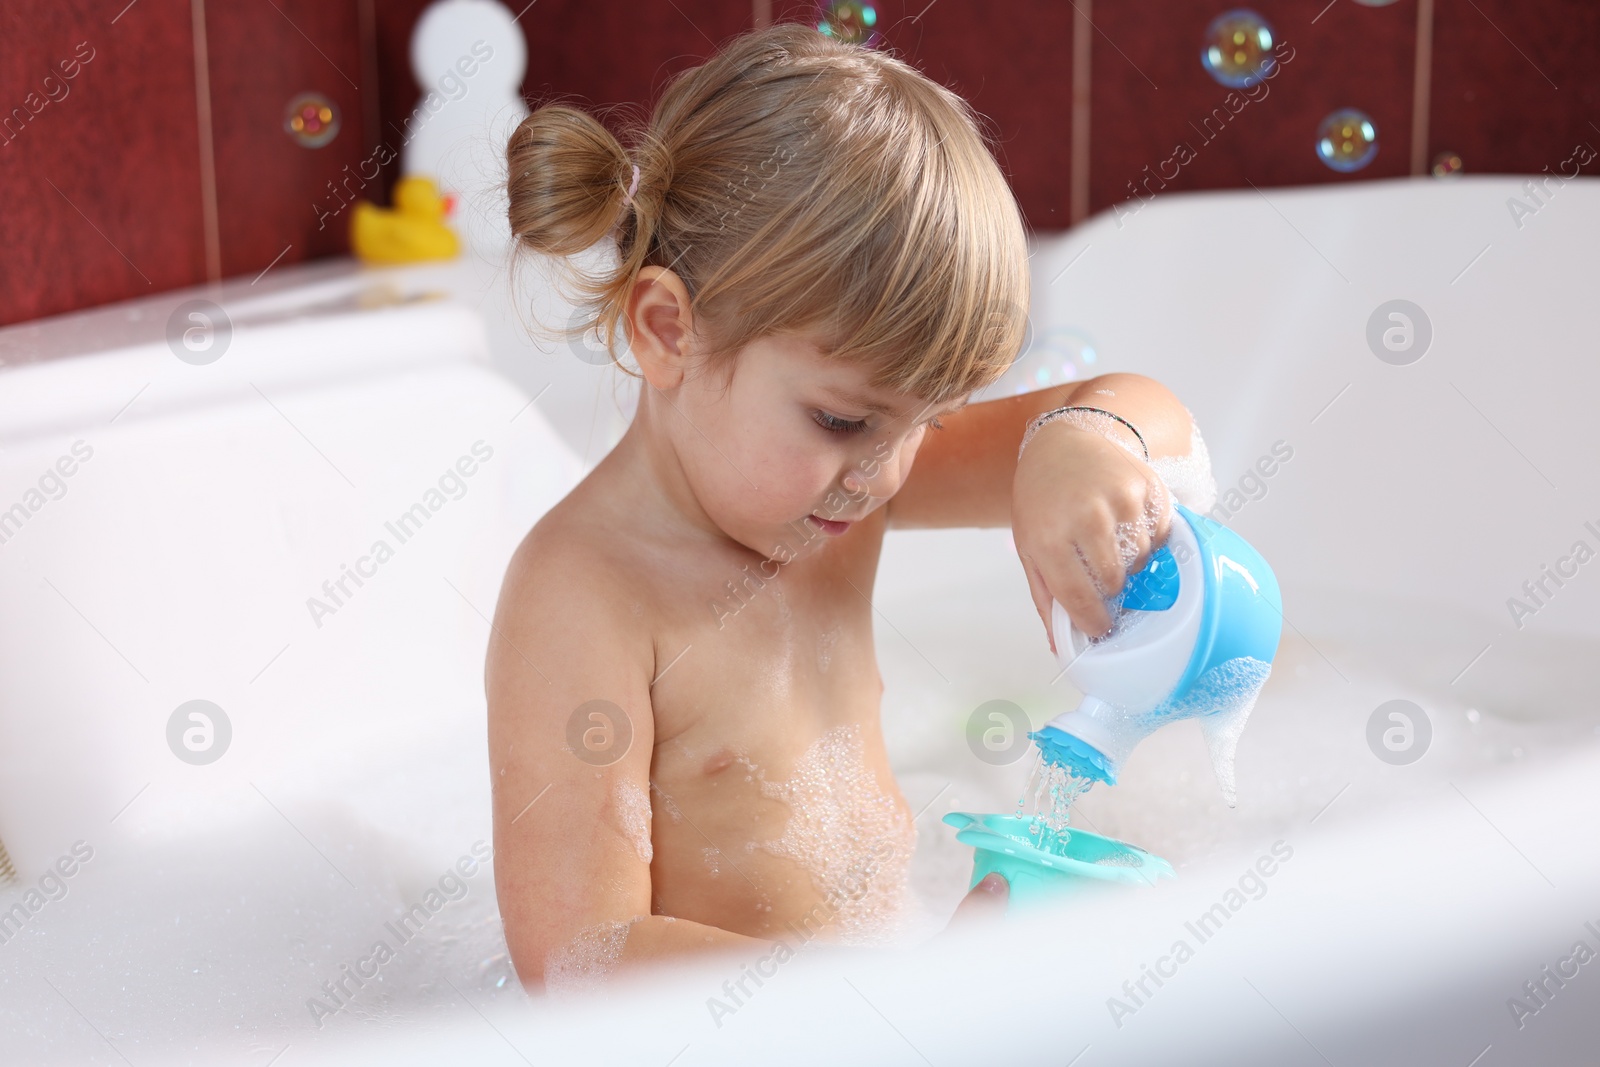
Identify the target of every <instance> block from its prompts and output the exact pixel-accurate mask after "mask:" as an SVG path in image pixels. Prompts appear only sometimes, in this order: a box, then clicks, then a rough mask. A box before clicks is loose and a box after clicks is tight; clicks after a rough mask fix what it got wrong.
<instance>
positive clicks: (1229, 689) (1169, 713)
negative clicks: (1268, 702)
mask: <svg viewBox="0 0 1600 1067" xmlns="http://www.w3.org/2000/svg"><path fill="white" fill-rule="evenodd" d="M1271 673H1272V664H1270V663H1268V662H1266V661H1265V660H1259V659H1255V658H1254V657H1251V656H1238V657H1235V658H1234V659H1230V660H1227V661H1226V662H1223V663H1219V664H1217V665H1216V666H1215V667H1213V668H1211V669H1210V670H1209V671H1207V672H1206V673H1205V674H1202V675H1201V676H1200V677H1199V678H1198V679H1196V680H1195V683H1194V685H1192V686H1190V687H1189V690H1188V692H1186V693H1184V694H1183V696H1182V697H1181V698H1179V699H1177V700H1169V701H1167V702H1166V703H1164V704H1162V705H1161V706H1160V707H1158V708H1156V709H1155V710H1153V711H1151V712H1150V714H1149V716H1148V717H1147V718H1146V719H1145V720H1144V723H1143V725H1142V726H1141V731H1142V732H1145V733H1148V732H1150V731H1151V730H1154V729H1156V728H1158V727H1159V726H1160V725H1165V724H1166V723H1168V722H1176V721H1177V720H1179V719H1194V718H1198V719H1199V720H1200V730H1201V732H1202V733H1203V734H1204V735H1205V738H1206V745H1207V746H1208V747H1209V748H1210V750H1211V766H1212V768H1213V769H1214V770H1215V771H1216V775H1217V784H1218V785H1219V786H1221V787H1222V797H1223V799H1224V800H1226V801H1227V803H1228V807H1230V808H1231V807H1233V806H1234V803H1235V801H1236V800H1237V793H1236V784H1235V780H1234V762H1233V761H1234V754H1235V752H1236V751H1237V750H1238V747H1239V736H1240V735H1241V734H1243V733H1244V727H1245V723H1246V722H1247V721H1248V720H1249V718H1250V712H1251V710H1252V709H1254V708H1255V705H1256V697H1257V696H1259V695H1260V693H1261V687H1262V686H1263V685H1265V684H1266V683H1267V676H1268V675H1270V674H1271Z"/></svg>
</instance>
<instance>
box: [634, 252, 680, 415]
mask: <svg viewBox="0 0 1600 1067" xmlns="http://www.w3.org/2000/svg"><path fill="white" fill-rule="evenodd" d="M693 334H694V312H693V311H692V310H691V308H690V306H689V289H688V287H687V286H685V285H684V284H683V279H681V278H679V277H678V276H677V275H676V274H674V273H672V271H670V270H667V269H666V268H665V267H653V266H652V267H643V268H641V269H640V271H639V277H638V278H637V279H636V280H635V281H634V283H633V292H632V294H630V296H629V297H628V338H629V350H630V351H631V352H632V353H633V358H634V360H635V361H636V362H637V363H638V364H639V371H640V373H642V374H643V375H644V376H645V380H646V381H648V382H649V383H650V384H651V385H653V386H655V387H656V388H657V389H671V388H674V387H675V386H677V385H678V384H679V383H680V382H681V381H683V378H684V374H685V371H686V370H687V369H688V366H689V357H690V338H691V337H692V336H693Z"/></svg>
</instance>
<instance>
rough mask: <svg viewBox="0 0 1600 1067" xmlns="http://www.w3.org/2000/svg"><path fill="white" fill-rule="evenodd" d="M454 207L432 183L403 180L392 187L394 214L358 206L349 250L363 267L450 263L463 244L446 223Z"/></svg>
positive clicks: (363, 203) (415, 178)
mask: <svg viewBox="0 0 1600 1067" xmlns="http://www.w3.org/2000/svg"><path fill="white" fill-rule="evenodd" d="M453 206H454V205H453V204H452V203H451V201H450V200H449V199H447V198H445V197H442V196H440V195H439V187H438V186H437V185H435V184H434V183H433V180H432V179H431V178H423V177H420V176H418V175H412V176H410V177H406V178H401V179H400V180H399V181H398V182H397V183H395V187H394V207H393V208H392V209H391V208H381V207H378V206H377V205H376V204H369V203H367V202H366V201H365V200H362V201H359V202H357V204H356V206H355V214H354V215H352V216H351V218H350V247H351V250H352V251H354V252H355V254H356V258H358V259H360V260H361V261H362V262H363V263H384V264H393V263H416V262H419V261H422V260H429V259H454V258H455V257H456V256H457V255H459V254H460V252H461V241H460V239H459V238H457V237H456V234H455V231H454V230H452V229H451V228H450V227H449V226H448V225H446V223H445V221H444V220H445V216H446V215H448V214H449V213H450V209H451V207H453Z"/></svg>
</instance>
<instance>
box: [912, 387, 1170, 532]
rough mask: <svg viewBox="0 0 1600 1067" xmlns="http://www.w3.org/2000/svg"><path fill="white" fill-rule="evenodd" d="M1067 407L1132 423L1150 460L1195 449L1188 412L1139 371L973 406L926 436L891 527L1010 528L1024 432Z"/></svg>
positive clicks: (943, 420) (944, 420)
mask: <svg viewBox="0 0 1600 1067" xmlns="http://www.w3.org/2000/svg"><path fill="white" fill-rule="evenodd" d="M1069 404H1070V405H1085V406H1088V407H1096V408H1103V409H1104V410H1106V411H1110V412H1114V413H1116V414H1118V415H1121V416H1122V417H1123V418H1125V419H1127V420H1128V421H1129V422H1131V423H1133V424H1134V425H1135V426H1137V427H1138V428H1139V432H1140V433H1141V434H1143V435H1144V440H1145V443H1146V444H1147V445H1149V447H1150V458H1151V459H1160V458H1162V457H1178V456H1186V455H1188V454H1189V441H1190V428H1191V427H1190V421H1189V413H1188V411H1187V410H1186V409H1185V408H1184V406H1183V404H1182V403H1180V402H1179V400H1178V398H1177V397H1175V396H1173V394H1172V393H1171V392H1170V391H1169V390H1168V389H1167V388H1166V387H1165V386H1163V385H1162V384H1161V383H1160V382H1157V381H1154V380H1152V379H1150V378H1146V377H1143V376H1141V375H1138V374H1103V375H1101V376H1100V377H1098V378H1090V379H1088V380H1087V381H1083V382H1074V383H1072V384H1071V385H1061V386H1053V387H1051V388H1049V389H1040V390H1038V391H1036V392H1032V393H1023V394H1022V395H1020V396H1012V397H1005V398H1003V399H1000V400H989V401H985V402H983V403H981V404H968V405H967V406H966V407H964V408H962V409H961V410H960V411H958V412H955V413H954V414H949V415H942V416H940V418H939V421H940V422H941V423H943V424H944V429H942V430H930V431H928V432H927V433H926V434H924V436H923V441H922V444H921V445H920V447H919V448H918V450H917V455H916V462H915V465H914V466H913V468H912V471H911V474H910V475H908V476H907V477H906V480H905V483H904V484H903V485H902V486H901V487H900V491H899V492H898V493H896V494H895V495H894V497H893V499H891V500H890V501H889V502H888V504H886V505H885V509H886V511H887V517H886V521H887V523H888V525H890V526H891V527H899V528H906V529H914V528H928V527H949V526H1010V525H1011V524H1012V522H1011V519H1012V513H1011V512H1012V501H1013V494H1012V481H1013V479H1014V477H1015V476H1016V471H1017V449H1018V447H1019V446H1020V445H1021V443H1022V435H1023V432H1024V431H1025V430H1026V429H1027V426H1028V423H1029V422H1031V421H1032V420H1033V418H1034V417H1035V416H1038V415H1042V414H1044V413H1045V412H1046V411H1051V410H1053V409H1055V408H1058V407H1064V406H1066V405H1069ZM1106 421H1107V422H1108V423H1109V421H1110V420H1106ZM1042 432H1044V433H1052V434H1053V433H1056V432H1058V428H1057V427H1056V426H1055V424H1053V423H1052V424H1050V426H1049V427H1048V428H1047V429H1046V430H1044V431H1042ZM1110 432H1114V433H1118V434H1123V435H1125V440H1127V441H1128V442H1129V443H1130V444H1131V445H1133V447H1134V448H1135V449H1137V448H1138V442H1137V441H1135V440H1134V439H1133V436H1132V435H1131V434H1127V433H1126V431H1123V430H1121V429H1120V428H1114V429H1111V430H1110ZM1029 449H1030V450H1031V449H1032V444H1031V443H1030V445H1029ZM1130 459H1131V457H1130Z"/></svg>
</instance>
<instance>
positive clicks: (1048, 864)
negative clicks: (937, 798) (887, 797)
mask: <svg viewBox="0 0 1600 1067" xmlns="http://www.w3.org/2000/svg"><path fill="white" fill-rule="evenodd" d="M944 821H945V822H946V823H949V824H950V825H951V826H954V827H955V828H956V829H957V831H959V832H958V833H957V834H956V840H957V841H960V842H961V843H962V844H963V845H971V846H972V882H971V885H973V886H975V885H977V884H978V883H979V882H981V881H982V880H983V878H984V876H985V875H987V874H988V873H990V872H991V871H998V872H1000V874H1001V875H1003V876H1004V877H1005V879H1006V881H1007V882H1009V883H1010V885H1011V897H1010V905H1009V906H1010V907H1031V906H1034V905H1037V904H1041V903H1047V902H1050V901H1058V900H1060V899H1062V898H1063V897H1069V896H1073V895H1076V894H1079V893H1083V892H1085V891H1092V890H1094V889H1097V888H1106V887H1111V886H1115V885H1118V884H1123V885H1154V884H1155V883H1156V881H1157V880H1158V879H1161V878H1176V877H1177V874H1176V873H1175V872H1174V871H1173V869H1172V865H1171V864H1169V863H1168V862H1167V861H1166V860H1164V859H1162V858H1161V857H1160V856H1156V855H1152V854H1151V853H1149V852H1146V851H1145V850H1144V849H1142V848H1140V847H1138V846H1137V845H1130V844H1128V843H1127V842H1126V841H1118V840H1116V839H1115V838H1111V837H1102V836H1101V835H1100V834H1095V833H1090V832H1089V831H1088V830H1079V829H1076V828H1072V829H1069V831H1068V834H1067V842H1066V848H1065V850H1064V852H1065V854H1064V855H1063V854H1058V853H1055V852H1049V851H1046V850H1045V849H1042V848H1040V847H1038V846H1037V845H1035V844H1034V843H1033V839H1032V837H1031V835H1030V834H1029V833H1028V825H1029V823H1030V822H1032V819H1031V818H1018V817H1017V816H1014V815H982V814H974V813H972V812H965V811H952V812H951V813H950V814H948V815H946V816H945V817H944ZM969 888H970V886H969Z"/></svg>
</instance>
